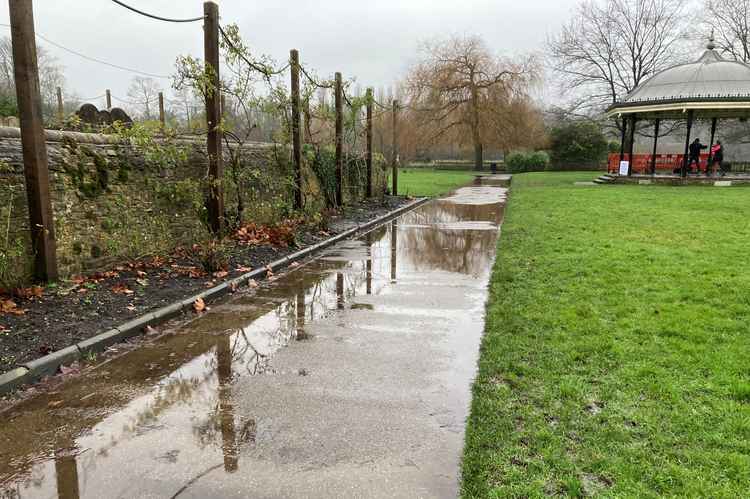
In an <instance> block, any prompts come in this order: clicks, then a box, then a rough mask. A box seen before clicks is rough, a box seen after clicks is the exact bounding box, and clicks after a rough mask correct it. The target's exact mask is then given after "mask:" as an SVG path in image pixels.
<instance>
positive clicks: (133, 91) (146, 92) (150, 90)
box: [128, 76, 162, 120]
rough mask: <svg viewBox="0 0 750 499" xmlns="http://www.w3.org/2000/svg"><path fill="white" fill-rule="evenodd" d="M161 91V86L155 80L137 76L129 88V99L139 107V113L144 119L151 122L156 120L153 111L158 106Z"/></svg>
mask: <svg viewBox="0 0 750 499" xmlns="http://www.w3.org/2000/svg"><path fill="white" fill-rule="evenodd" d="M161 90H162V89H161V86H160V85H159V83H158V82H157V81H156V80H154V79H153V78H144V77H142V76H136V77H134V78H133V80H132V82H131V83H130V88H128V98H129V99H130V100H131V101H133V103H134V104H135V105H136V106H138V108H139V109H138V111H139V112H140V113H141V115H142V116H143V118H144V119H146V120H151V119H154V116H153V115H152V114H151V109H153V108H154V107H155V106H156V105H157V101H158V99H159V92H161Z"/></svg>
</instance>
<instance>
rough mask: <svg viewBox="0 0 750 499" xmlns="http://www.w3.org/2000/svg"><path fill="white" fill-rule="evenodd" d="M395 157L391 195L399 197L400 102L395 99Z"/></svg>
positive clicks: (393, 160)
mask: <svg viewBox="0 0 750 499" xmlns="http://www.w3.org/2000/svg"><path fill="white" fill-rule="evenodd" d="M391 152H392V153H393V156H392V157H391V168H392V173H391V182H392V188H391V195H393V196H398V100H396V99H393V151H391Z"/></svg>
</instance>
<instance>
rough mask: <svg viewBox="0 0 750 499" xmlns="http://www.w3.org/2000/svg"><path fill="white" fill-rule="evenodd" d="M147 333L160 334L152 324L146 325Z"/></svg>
mask: <svg viewBox="0 0 750 499" xmlns="http://www.w3.org/2000/svg"><path fill="white" fill-rule="evenodd" d="M146 334H159V331H158V330H157V329H155V328H153V327H151V326H146Z"/></svg>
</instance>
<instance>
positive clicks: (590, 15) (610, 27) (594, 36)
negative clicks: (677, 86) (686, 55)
mask: <svg viewBox="0 0 750 499" xmlns="http://www.w3.org/2000/svg"><path fill="white" fill-rule="evenodd" d="M685 7H686V0H601V1H593V0H586V1H583V2H581V3H580V4H579V5H578V8H577V9H576V12H575V15H574V18H573V20H571V21H570V22H569V23H568V24H566V25H565V26H564V27H563V28H562V30H561V31H560V33H559V34H558V35H557V36H554V37H552V38H551V39H549V40H548V42H547V46H548V50H549V53H550V57H551V62H552V67H553V69H554V70H555V72H556V73H557V74H558V75H559V76H561V77H562V78H561V79H560V84H561V88H563V89H565V93H567V94H570V93H571V90H574V91H579V92H578V95H579V96H580V97H579V98H578V99H574V102H573V103H572V107H573V108H574V109H577V110H579V111H580V112H582V113H583V114H590V113H592V112H593V113H598V112H600V111H602V110H603V109H604V108H606V107H607V106H609V105H610V104H612V103H614V102H617V101H618V100H619V99H621V98H622V97H624V96H625V95H627V94H628V93H629V92H630V91H631V90H633V88H635V87H636V86H638V85H639V84H640V83H641V82H643V81H644V80H645V79H646V78H648V77H649V76H651V75H653V74H654V73H656V72H657V71H660V70H662V69H665V68H667V67H669V66H671V65H673V64H674V63H675V62H677V61H678V60H679V58H680V55H681V54H680V51H679V42H680V41H682V40H684V39H685V38H686V34H687V31H686V27H687V26H686V24H687V23H686V22H685V15H684V14H685Z"/></svg>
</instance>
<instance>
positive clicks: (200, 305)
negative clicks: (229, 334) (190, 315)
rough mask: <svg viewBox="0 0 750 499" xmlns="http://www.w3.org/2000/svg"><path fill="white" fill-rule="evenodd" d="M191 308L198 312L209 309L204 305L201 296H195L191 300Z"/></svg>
mask: <svg viewBox="0 0 750 499" xmlns="http://www.w3.org/2000/svg"><path fill="white" fill-rule="evenodd" d="M193 310H195V311H196V312H197V313H199V314H200V313H201V312H207V311H208V310H210V309H209V308H208V307H207V306H206V302H205V301H203V298H197V299H196V300H195V301H194V302H193Z"/></svg>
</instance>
